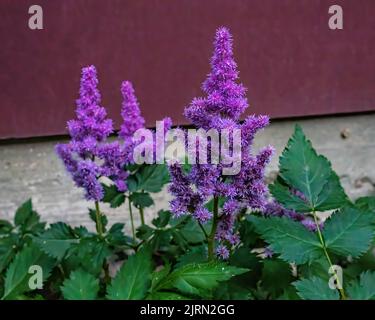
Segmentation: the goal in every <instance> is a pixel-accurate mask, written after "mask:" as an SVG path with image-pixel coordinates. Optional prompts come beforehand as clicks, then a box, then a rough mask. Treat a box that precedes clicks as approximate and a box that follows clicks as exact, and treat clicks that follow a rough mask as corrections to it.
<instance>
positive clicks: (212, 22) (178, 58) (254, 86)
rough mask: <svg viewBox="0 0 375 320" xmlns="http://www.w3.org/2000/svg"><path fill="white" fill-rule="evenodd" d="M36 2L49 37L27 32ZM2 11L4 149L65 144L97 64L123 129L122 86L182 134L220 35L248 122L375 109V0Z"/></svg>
mask: <svg viewBox="0 0 375 320" xmlns="http://www.w3.org/2000/svg"><path fill="white" fill-rule="evenodd" d="M32 4H38V5H41V6H42V8H43V13H44V30H30V29H29V28H28V19H29V16H30V15H29V14H28V8H29V6H31V5H32ZM332 4H339V5H341V6H342V7H343V10H344V30H336V31H333V30H330V29H329V28H328V19H329V14H328V8H329V6H330V5H332ZM0 12H1V19H0V43H1V48H0V71H1V72H0V139H4V138H20V137H35V136H48V135H60V134H65V133H66V128H65V126H66V125H65V124H66V121H67V120H68V119H71V118H73V117H74V109H75V104H74V102H75V99H76V98H77V96H78V88H79V76H80V69H81V68H82V67H83V66H86V65H89V64H94V65H96V67H97V69H98V72H99V80H100V90H101V93H102V97H103V105H104V106H105V107H106V108H107V109H108V112H109V116H110V117H112V118H114V119H115V123H116V126H117V127H118V126H119V125H120V123H121V122H120V117H119V115H120V105H121V96H120V90H119V88H120V83H121V81H122V80H124V79H129V80H131V81H132V82H133V83H134V85H135V88H136V93H137V95H138V98H139V100H140V103H141V107H142V111H143V114H144V116H145V118H146V121H147V124H148V125H150V126H152V125H153V124H154V121H155V120H159V119H161V118H162V117H163V116H165V115H170V116H172V118H173V120H174V123H179V124H184V123H185V121H186V120H185V119H184V118H183V116H182V112H183V108H184V107H185V106H186V105H187V104H188V103H189V102H190V101H191V100H192V98H193V97H195V96H198V95H201V90H200V84H201V83H202V81H203V80H204V79H205V76H206V74H207V73H208V72H209V58H210V57H211V54H212V41H213V37H214V33H215V29H216V28H217V27H218V26H221V25H225V26H228V27H229V28H230V29H231V32H232V34H233V37H234V51H235V57H236V61H237V63H238V65H239V70H240V77H241V81H242V82H243V83H244V85H245V86H247V87H248V89H249V90H248V98H249V102H250V108H249V109H248V112H249V113H267V114H270V115H271V116H272V117H273V118H285V117H295V116H306V115H323V114H338V113H348V112H361V111H371V110H375V95H374V88H375V31H374V30H375V19H374V17H375V1H374V0H361V1H353V0H341V1H340V0H335V1H330V0H298V1H297V0H282V1H280V0H233V1H226V0H204V1H202V0H106V1H103V0H61V1H51V0H49V1H47V0H38V1H26V0H17V1H14V0H1V2H0Z"/></svg>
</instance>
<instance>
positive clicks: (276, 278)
mask: <svg viewBox="0 0 375 320" xmlns="http://www.w3.org/2000/svg"><path fill="white" fill-rule="evenodd" d="M292 279H293V278H292V272H291V267H290V265H289V264H288V263H286V262H284V261H281V260H279V259H276V260H270V259H266V260H264V262H263V270H262V287H263V288H264V289H266V290H267V291H268V292H270V293H271V294H272V295H273V296H274V297H276V296H278V295H280V294H281V293H282V292H283V290H284V289H285V288H286V287H288V286H289V284H290V283H291V282H292Z"/></svg>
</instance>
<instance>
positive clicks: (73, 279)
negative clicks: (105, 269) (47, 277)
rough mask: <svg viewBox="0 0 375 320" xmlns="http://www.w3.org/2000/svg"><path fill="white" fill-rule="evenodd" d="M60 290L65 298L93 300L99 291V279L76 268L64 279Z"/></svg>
mask: <svg viewBox="0 0 375 320" xmlns="http://www.w3.org/2000/svg"><path fill="white" fill-rule="evenodd" d="M61 291H62V293H63V296H64V298H65V299H67V300H95V299H96V297H97V294H98V291H99V280H98V279H96V278H95V277H94V276H93V275H92V274H90V273H88V272H85V271H83V270H76V271H73V272H72V273H71V274H70V277H69V279H66V280H65V281H64V284H63V286H62V287H61Z"/></svg>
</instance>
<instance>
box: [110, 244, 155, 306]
mask: <svg viewBox="0 0 375 320" xmlns="http://www.w3.org/2000/svg"><path fill="white" fill-rule="evenodd" d="M151 268H152V261H151V253H150V251H149V250H148V249H147V248H144V249H142V250H140V251H138V252H137V253H136V254H135V255H132V256H130V257H129V259H128V260H127V261H126V262H125V263H124V265H123V266H122V267H121V269H120V270H119V272H118V273H117V274H116V277H115V278H114V279H113V280H112V282H111V285H110V286H109V288H108V290H107V298H108V299H110V300H139V299H143V298H144V297H145V296H146V293H147V290H148V289H149V288H150V285H151Z"/></svg>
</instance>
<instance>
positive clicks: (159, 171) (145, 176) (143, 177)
mask: <svg viewBox="0 0 375 320" xmlns="http://www.w3.org/2000/svg"><path fill="white" fill-rule="evenodd" d="M130 181H131V182H130V184H129V185H128V186H129V191H130V192H135V191H140V190H143V191H146V192H160V191H161V190H162V188H163V186H164V185H165V184H166V183H167V182H168V181H169V172H168V169H167V167H166V165H165V164H153V165H148V166H142V167H140V168H139V169H138V171H137V172H136V173H135V175H134V176H133V179H130Z"/></svg>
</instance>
